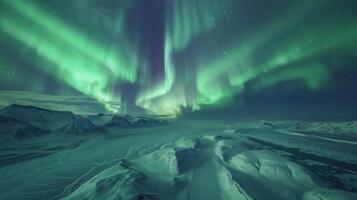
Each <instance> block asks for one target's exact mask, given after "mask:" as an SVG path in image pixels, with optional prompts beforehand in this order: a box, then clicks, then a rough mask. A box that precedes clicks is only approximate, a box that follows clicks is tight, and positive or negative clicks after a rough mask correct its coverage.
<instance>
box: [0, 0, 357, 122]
mask: <svg viewBox="0 0 357 200" xmlns="http://www.w3.org/2000/svg"><path fill="white" fill-rule="evenodd" d="M356 8H357V5H356V2H355V1H352V0H351V1H337V0H336V1H322V0H316V1H284V0H270V1H264V2H262V1H258V0H253V1H251V0H171V1H167V0H157V1H146V0H109V1H105V2H104V1H98V0H77V1H61V0H51V1H47V0H4V1H1V3H0V19H1V21H0V45H1V47H0V50H1V51H0V52H1V54H0V66H1V68H0V70H1V74H0V78H1V81H0V83H1V88H0V89H1V90H25V91H32V92H37V93H43V94H54V95H85V96H87V97H89V98H93V99H95V100H96V101H98V102H100V103H101V104H102V105H103V106H104V107H105V108H106V110H107V111H108V112H114V113H116V112H118V113H126V112H146V113H148V114H158V115H173V116H176V115H179V114H180V113H182V110H183V109H185V110H192V111H197V110H202V109H206V108H213V107H222V106H223V107H224V106H227V105H240V106H242V105H243V104H244V101H243V100H242V97H243V96H245V95H247V94H249V95H258V96H259V95H260V94H265V93H266V92H267V91H275V93H279V94H283V93H284V95H286V93H288V94H289V93H294V92H296V91H300V92H301V91H305V92H312V93H314V92H323V91H327V90H336V91H337V90H340V88H338V87H334V85H336V83H337V82H339V81H340V77H339V74H344V73H349V72H351V71H353V70H354V69H356V68H355V67H356V66H355V64H356V63H357V62H355V60H356V56H357V26H356V22H357V20H356V19H357V13H356V12H355V10H356ZM30 73H31V74H30ZM344 84H351V83H350V82H348V81H346V83H344ZM286 85H289V87H288V89H286ZM343 87H344V86H343ZM282 88H283V89H282ZM354 89H355V88H353V90H354ZM283 91H284V92H283ZM263 96H264V95H263ZM0 103H2V104H9V103H11V102H4V101H1V100H0Z"/></svg>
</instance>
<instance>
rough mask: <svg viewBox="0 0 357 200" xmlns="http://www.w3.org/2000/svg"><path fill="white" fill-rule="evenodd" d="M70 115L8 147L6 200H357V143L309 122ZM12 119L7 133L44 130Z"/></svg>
mask: <svg viewBox="0 0 357 200" xmlns="http://www.w3.org/2000/svg"><path fill="white" fill-rule="evenodd" d="M45 112H47V111H45ZM8 113H9V112H8ZM52 114H53V113H52ZM52 114H51V115H52ZM62 114H63V113H62ZM62 114H61V117H60V118H59V119H67V117H68V120H67V121H69V122H70V123H67V121H66V120H63V121H64V122H63V126H62V125H61V126H58V124H56V126H57V127H59V128H60V129H56V130H55V131H54V132H53V133H52V132H51V133H47V132H44V133H42V132H41V135H40V136H34V137H31V136H32V135H30V136H29V137H27V138H25V139H22V138H20V139H17V138H12V140H4V141H3V142H2V144H3V145H1V146H0V199H2V200H14V199H16V200H28V199H44V200H45V199H46V200H48V199H65V200H84V199H86V200H87V199H93V200H94V199H103V200H104V199H191V200H192V199H194V200H195V199H197V200H200V199H208V200H209V199H212V200H218V199H257V200H260V199H261V200H269V199H271V200H273V199H274V200H279V199H289V200H290V199H306V200H308V199H313V200H314V199H319V200H321V199H323V200H324V199H334V200H335V199H337V200H338V199H351V200H352V199H357V157H356V156H355V153H356V152H357V144H356V143H355V142H353V140H345V138H338V137H330V136H331V134H339V133H326V135H324V130H325V129H321V130H320V129H318V130H316V128H315V129H314V130H315V131H314V132H313V133H312V132H311V131H310V129H312V128H311V127H309V126H314V125H309V124H308V123H306V124H305V123H304V126H305V127H306V128H305V129H304V130H309V131H307V132H306V133H305V132H304V131H301V129H299V130H300V131H297V130H296V126H297V123H296V122H266V121H251V122H215V121H176V122H170V123H167V122H164V121H157V120H155V119H151V118H145V117H143V118H133V117H130V116H108V115H97V116H90V117H85V118H82V117H80V116H75V117H73V116H72V115H71V114H68V113H66V114H63V116H62ZM9 115H10V114H8V115H6V118H5V117H4V118H3V119H4V121H5V122H6V123H7V124H5V125H10V126H5V125H4V124H3V126H1V127H2V128H3V127H7V128H8V129H11V128H13V127H17V128H16V129H14V131H18V130H19V128H18V127H20V128H21V127H24V126H29V127H32V126H35V127H38V128H40V129H41V128H43V127H42V126H41V123H42V122H43V120H44V119H42V118H41V117H38V116H42V114H41V112H40V114H37V115H26V116H25V117H24V116H21V117H22V120H21V119H14V118H11V117H14V116H9ZM15 117H16V116H15ZM52 117H53V118H56V119H57V117H58V116H52ZM28 119H31V120H33V119H37V121H36V122H37V124H35V125H34V124H32V123H30V122H29V121H31V120H28ZM50 119H51V118H47V119H46V120H48V121H50ZM73 119H75V120H73ZM57 120H58V119H57ZM300 123H301V122H300ZM337 124H338V123H337ZM346 124H347V123H346ZM350 124H351V123H350ZM0 125H1V124H0ZM334 125H335V126H336V124H334ZM338 125H341V124H338ZM47 128H48V126H47ZM50 128H51V127H50ZM34 129H35V130H37V129H36V128H34ZM21 130H22V129H21ZM76 131H80V132H81V133H80V134H75V133H73V132H76ZM352 132H353V131H351V133H352ZM20 133H21V132H20ZM315 133H316V134H315ZM1 134H2V135H6V131H3V133H1ZM18 134H19V133H18ZM351 138H352V136H351Z"/></svg>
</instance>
